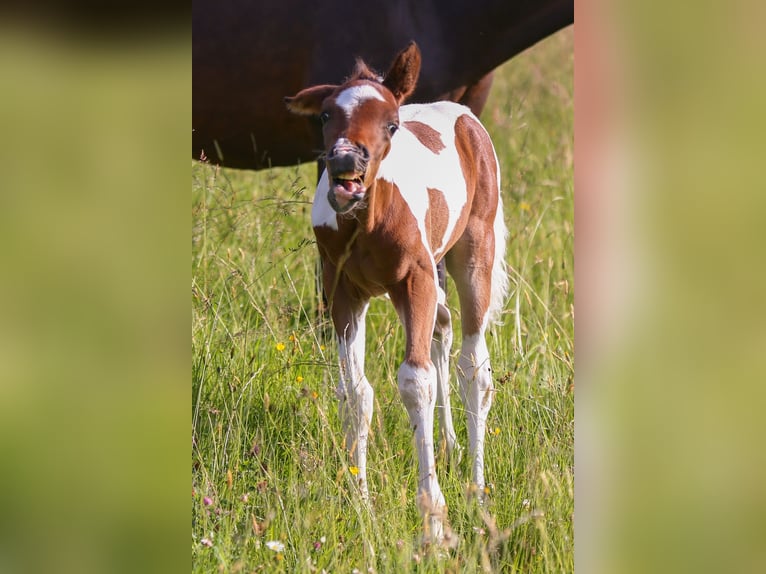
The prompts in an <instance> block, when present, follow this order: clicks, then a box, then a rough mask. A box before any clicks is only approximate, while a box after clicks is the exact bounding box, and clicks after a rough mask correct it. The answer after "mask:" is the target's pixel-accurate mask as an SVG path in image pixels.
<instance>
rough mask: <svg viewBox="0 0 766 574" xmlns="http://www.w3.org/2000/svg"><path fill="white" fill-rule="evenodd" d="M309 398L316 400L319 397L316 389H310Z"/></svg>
mask: <svg viewBox="0 0 766 574" xmlns="http://www.w3.org/2000/svg"><path fill="white" fill-rule="evenodd" d="M311 398H312V399H314V400H317V399H318V398H319V393H318V392H316V391H311Z"/></svg>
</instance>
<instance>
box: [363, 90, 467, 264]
mask: <svg viewBox="0 0 766 574" xmlns="http://www.w3.org/2000/svg"><path fill="white" fill-rule="evenodd" d="M466 114H468V115H470V116H471V117H474V118H475V116H473V114H472V113H471V111H470V110H469V109H468V108H466V107H465V106H461V105H459V104H455V103H452V102H437V103H435V104H410V105H406V106H402V107H401V108H399V120H400V122H401V126H402V127H401V129H400V130H399V131H397V132H396V134H394V137H393V138H392V140H391V151H390V152H389V154H388V155H387V156H386V157H385V158H384V160H383V161H382V162H381V164H380V168H379V169H378V177H381V178H383V179H385V180H386V181H389V182H392V183H395V184H396V186H397V187H398V188H399V191H400V193H401V194H402V197H403V198H404V200H405V202H406V203H407V205H408V206H409V208H410V211H412V214H413V215H414V216H415V219H416V220H417V222H418V227H419V228H420V233H421V236H422V239H423V244H424V245H425V246H426V248H427V250H428V251H429V252H430V250H431V249H430V245H429V242H428V236H427V234H426V229H425V222H426V212H427V211H428V207H429V198H428V188H431V189H437V190H439V191H440V192H442V193H443V194H444V200H445V203H446V204H447V209H448V212H449V220H448V222H447V227H446V229H445V231H444V236H443V237H442V244H441V245H439V246H437V248H436V250H435V252H434V255H435V256H436V257H437V258H438V257H439V256H440V255H441V254H442V251H443V250H444V248H445V247H446V244H447V242H448V241H449V239H450V237H451V236H452V233H453V231H454V230H455V226H456V224H457V222H458V219H459V217H460V213H461V212H462V210H463V207H464V206H465V204H466V201H467V198H468V196H467V192H466V181H465V176H464V175H463V169H462V167H461V164H460V157H459V156H458V152H457V147H456V146H455V122H456V121H457V119H458V118H459V117H461V116H463V115H466ZM408 121H416V122H421V123H424V124H426V125H428V126H429V127H431V128H433V129H434V130H436V131H437V132H438V133H439V136H440V137H441V139H442V142H443V143H444V145H445V146H446V147H445V148H444V149H443V150H441V152H440V153H438V154H435V153H433V152H432V151H431V150H429V149H428V148H427V147H426V146H424V145H423V144H422V143H421V142H420V141H419V140H418V138H417V137H416V136H415V134H413V133H412V132H411V131H409V130H408V129H407V126H406V124H405V122H408Z"/></svg>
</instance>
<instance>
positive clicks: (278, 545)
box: [266, 540, 285, 552]
mask: <svg viewBox="0 0 766 574" xmlns="http://www.w3.org/2000/svg"><path fill="white" fill-rule="evenodd" d="M266 548H268V549H269V550H273V551H274V552H282V551H284V549H285V545H284V543H282V542H280V541H279V540H269V541H268V542H266Z"/></svg>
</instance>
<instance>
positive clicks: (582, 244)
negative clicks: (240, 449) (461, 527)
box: [0, 0, 766, 573]
mask: <svg viewBox="0 0 766 574" xmlns="http://www.w3.org/2000/svg"><path fill="white" fill-rule="evenodd" d="M90 8H91V7H89V6H77V7H74V8H73V7H70V6H61V5H53V4H51V5H50V6H48V5H39V4H35V5H32V6H31V7H29V6H27V7H26V8H25V9H24V13H21V12H19V9H18V7H14V6H12V5H11V6H5V7H4V8H3V13H2V18H0V21H2V22H3V23H2V25H0V46H2V48H1V49H0V77H2V89H0V134H2V137H1V138H0V238H1V239H2V248H1V249H0V263H1V264H2V272H3V276H2V280H0V465H2V466H0V471H1V472H0V496H1V497H2V498H0V500H2V504H3V511H2V514H1V516H2V518H0V571H2V572H45V571H56V572H89V571H93V572H96V571H99V572H103V571H126V572H135V571H143V572H146V571H162V572H166V571H169V570H171V569H176V568H178V569H183V568H184V567H185V564H186V563H185V560H188V559H189V558H188V554H187V552H188V544H187V540H188V539H187V536H188V530H187V529H188V524H189V522H188V517H189V515H188V506H187V504H188V494H189V491H188V490H187V489H188V488H189V482H188V476H189V475H188V460H189V459H188V453H189V450H188V449H189V448H190V444H189V443H188V442H187V441H188V436H189V435H188V428H189V427H188V424H189V417H188V415H189V404H190V395H189V377H188V375H189V371H190V369H189V367H190V365H189V347H188V340H189V339H188V336H189V335H188V333H189V331H188V327H189V321H188V317H189V315H188V309H189V307H188V299H187V297H188V289H189V284H188V278H189V275H188V267H187V262H188V256H189V242H188V238H189V221H190V214H189V210H188V200H187V197H188V196H187V193H188V189H189V187H188V186H189V171H188V170H189V164H188V143H189V138H190V135H191V131H190V125H189V123H190V122H189V118H190V112H191V90H190V87H191V55H190V54H191V51H190V32H189V28H190V27H189V18H188V8H185V9H182V10H179V11H178V12H176V13H175V14H171V13H170V11H169V10H168V13H169V14H171V15H166V14H164V13H163V12H164V10H163V11H162V12H155V11H154V8H152V9H151V10H150V9H148V8H142V7H140V6H137V5H136V6H134V7H133V8H134V9H131V10H129V9H128V8H129V7H125V9H124V10H121V9H120V8H121V7H120V6H119V5H117V6H116V7H115V8H114V9H110V11H109V12H107V10H106V9H101V10H98V9H90ZM765 12H766V8H764V5H763V4H762V3H756V2H749V1H743V0H740V1H735V2H728V3H723V2H721V3H707V4H704V5H702V4H699V3H691V2H680V3H679V2H676V3H672V4H670V3H665V2H656V1H649V2H641V3H638V2H625V1H621V2H616V3H614V2H613V3H607V2H604V1H603V0H587V1H583V2H578V3H577V4H576V20H575V21H576V24H575V62H576V64H575V70H576V71H575V128H576V136H575V140H576V144H575V149H576V153H575V182H576V191H575V196H576V216H575V217H576V225H575V229H576V238H577V239H576V264H577V270H576V305H575V309H576V348H577V355H576V360H577V367H576V373H577V375H576V397H577V398H576V510H575V516H576V519H575V520H576V569H577V570H578V571H580V572H587V573H590V572H596V573H613V572H763V571H766V546H765V545H764V544H763V540H764V537H765V535H766V488H765V487H764V484H766V476H765V474H766V460H764V458H765V455H764V452H765V451H766V449H764V446H763V443H764V438H765V437H766V424H765V423H764V416H763V414H762V412H763V405H764V398H766V397H765V395H766V390H764V389H765V385H764V382H765V381H766V377H764V374H765V373H764V371H765V369H764V355H766V332H765V331H764V327H763V323H764V321H763V317H764V315H765V314H764V293H765V292H766V289H765V287H766V285H765V284H766V281H765V276H764V275H765V274H764V266H763V260H764V256H763V250H764V246H765V245H766V242H765V241H764V239H766V238H765V237H764V235H765V234H766V199H765V198H766V193H764V192H766V189H764V187H765V186H764V183H763V176H762V173H761V171H762V165H763V157H764V146H763V143H762V139H763V136H762V134H763V132H764V128H765V127H766V107H764V105H763V102H764V101H766V75H764V64H763V54H764V53H766V36H764V34H763V33H762V30H761V24H762V22H764V16H766V14H765ZM83 14H85V15H86V16H83ZM147 15H148V16H147Z"/></svg>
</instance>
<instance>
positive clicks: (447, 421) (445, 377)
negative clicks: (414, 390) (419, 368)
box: [431, 286, 460, 460]
mask: <svg viewBox="0 0 766 574" xmlns="http://www.w3.org/2000/svg"><path fill="white" fill-rule="evenodd" d="M437 290H438V301H439V302H438V304H437V311H436V326H435V328H434V337H433V339H432V340H431V362H433V364H434V367H435V368H436V412H437V414H438V415H439V441H440V442H439V447H440V448H441V441H442V440H443V441H445V444H446V448H447V459H448V460H449V459H450V458H451V455H452V453H453V451H454V452H455V453H456V454H458V453H459V450H460V447H459V445H458V444H457V438H456V436H455V428H454V426H453V425H452V408H451V406H450V398H449V391H450V389H449V355H450V350H451V349H452V318H451V316H450V312H449V309H447V307H446V306H445V305H444V302H445V299H446V297H445V295H444V291H443V290H442V288H441V287H438V286H437ZM456 447H457V449H458V450H457V451H455V448H456Z"/></svg>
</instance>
